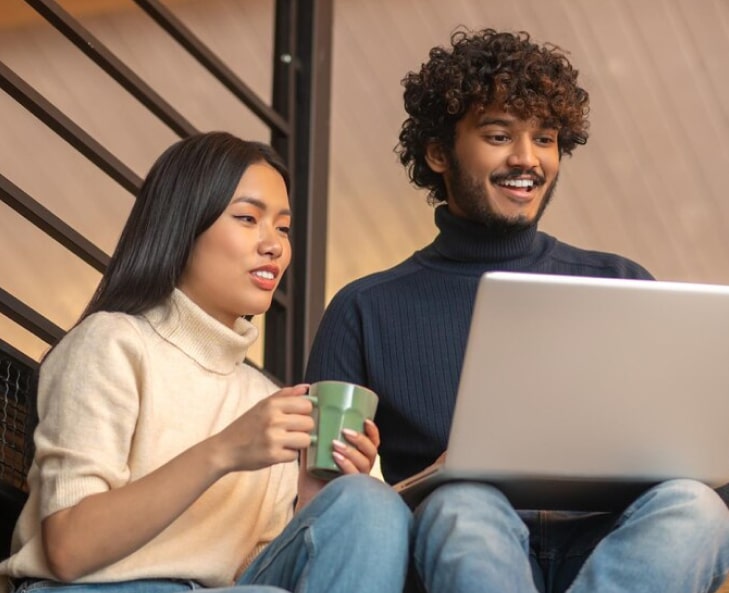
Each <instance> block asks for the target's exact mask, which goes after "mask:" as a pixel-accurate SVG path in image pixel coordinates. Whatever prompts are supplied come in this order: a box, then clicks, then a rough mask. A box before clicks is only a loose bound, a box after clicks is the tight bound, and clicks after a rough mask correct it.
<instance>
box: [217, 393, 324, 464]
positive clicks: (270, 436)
mask: <svg viewBox="0 0 729 593" xmlns="http://www.w3.org/2000/svg"><path fill="white" fill-rule="evenodd" d="M307 389H308V385H295V386H294V387H284V388H283V389H281V390H280V391H277V392H276V393H274V394H273V395H270V396H269V397H267V398H265V399H263V400H261V401H259V402H258V403H257V404H256V405H255V406H253V407H252V408H251V409H250V410H248V411H247V412H246V413H245V414H243V415H242V416H240V417H239V418H238V419H237V420H235V421H233V422H232V423H231V424H230V425H228V426H227V427H226V428H225V429H224V430H222V431H221V432H220V433H218V435H216V437H215V438H216V440H217V441H218V442H217V448H218V451H219V461H220V463H221V464H222V466H221V467H222V468H224V469H225V470H227V471H240V470H245V471H250V470H256V469H260V468H263V467H268V466H270V465H273V464H275V463H283V462H287V461H295V460H296V459H297V457H298V455H299V451H301V450H302V449H304V448H306V447H308V446H309V443H310V440H311V436H310V433H311V431H312V430H313V429H314V420H313V418H312V416H311V412H312V404H311V402H310V401H309V400H307V399H306V398H303V397H300V396H302V395H305V394H306V391H307Z"/></svg>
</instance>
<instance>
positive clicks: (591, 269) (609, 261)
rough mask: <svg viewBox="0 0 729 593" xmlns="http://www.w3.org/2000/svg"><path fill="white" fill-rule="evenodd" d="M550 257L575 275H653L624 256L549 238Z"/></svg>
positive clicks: (613, 276)
mask: <svg viewBox="0 0 729 593" xmlns="http://www.w3.org/2000/svg"><path fill="white" fill-rule="evenodd" d="M551 239H552V241H553V242H554V245H553V250H552V259H553V260H554V261H555V262H557V263H559V264H561V265H563V266H565V267H567V268H568V271H570V272H574V274H575V275H584V276H597V277H605V278H631V279H642V280H652V279H653V275H652V274H651V273H650V272H649V271H648V270H647V269H646V268H644V267H643V266H642V265H640V264H639V263H637V262H635V261H633V260H632V259H629V258H627V257H625V256H622V255H618V254H616V253H610V252H606V251H595V250H590V249H583V248H581V247H576V246H574V245H569V244H567V243H563V242H562V241H559V240H557V239H554V238H551Z"/></svg>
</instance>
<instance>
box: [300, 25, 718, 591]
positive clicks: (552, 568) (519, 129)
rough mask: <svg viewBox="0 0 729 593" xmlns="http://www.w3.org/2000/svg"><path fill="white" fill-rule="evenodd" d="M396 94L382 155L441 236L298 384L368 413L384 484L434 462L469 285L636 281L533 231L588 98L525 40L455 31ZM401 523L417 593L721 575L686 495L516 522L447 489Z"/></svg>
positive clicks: (635, 584) (626, 269) (672, 485)
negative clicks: (371, 394) (349, 396)
mask: <svg viewBox="0 0 729 593" xmlns="http://www.w3.org/2000/svg"><path fill="white" fill-rule="evenodd" d="M403 84H404V86H405V93H404V99H405V109H406V111H407V113H408V115H409V117H408V118H407V120H406V121H405V123H404V124H403V127H402V130H401V133H400V144H399V146H398V152H399V155H400V160H401V162H402V164H403V165H404V166H406V167H407V170H408V172H409V175H410V178H411V180H412V182H413V183H414V184H415V185H416V186H418V187H421V188H424V189H427V190H428V191H429V199H430V201H431V203H434V204H436V205H437V207H436V208H435V222H436V225H437V226H438V228H439V230H440V233H439V234H438V236H437V237H436V239H435V240H434V241H433V243H431V244H430V245H428V246H427V247H425V248H424V249H422V250H421V251H418V252H416V253H415V254H414V255H412V256H411V257H409V258H408V259H406V260H405V261H404V262H402V263H401V264H399V265H397V266H395V267H394V268H392V269H390V270H387V271H384V272H380V273H377V274H373V275H371V276H368V277H365V278H362V279H360V280H357V281H355V282H353V283H352V284H350V285H349V286H347V287H345V288H344V289H342V290H341V291H340V292H339V294H338V295H337V296H336V297H335V298H334V299H333V301H332V302H331V304H330V306H329V307H328V309H327V311H326V313H325V315H324V318H323V320H322V323H321V325H320V328H319V332H318V334H317V337H316V339H315V342H314V345H313V348H312V351H311V355H310V360H309V367H308V370H307V381H316V380H319V379H341V380H347V381H352V382H355V383H360V384H363V385H367V386H369V387H370V388H371V389H373V390H374V391H376V392H377V393H378V394H379V395H380V405H379V408H378V412H377V417H376V419H375V420H376V423H377V424H378V426H379V428H380V432H381V439H382V445H381V448H380V455H381V463H382V470H383V475H384V477H385V479H386V481H388V482H389V483H395V482H397V481H399V480H401V479H403V478H405V477H407V476H409V475H411V474H413V473H415V472H417V471H419V470H421V469H423V468H424V467H426V466H427V465H429V464H431V463H433V462H434V460H436V459H437V458H438V457H439V456H440V455H441V454H442V453H444V450H445V448H446V446H447V438H448V431H449V427H450V423H451V418H452V413H453V405H454V399H455V395H456V388H457V385H458V376H459V370H460V367H461V362H462V358H463V353H464V349H465V344H466V338H467V334H468V327H469V322H470V318H471V313H472V307H473V302H474V297H475V293H476V287H477V284H478V280H479V278H480V276H481V275H482V274H483V273H484V272H486V271H491V270H503V271H519V272H534V273H550V274H568V275H577V276H599V277H613V278H636V279H647V278H651V276H650V274H649V273H648V272H647V271H646V270H645V269H644V268H642V267H641V266H639V265H638V264H636V263H634V262H632V261H630V260H628V259H626V258H623V257H620V256H617V255H613V254H608V253H599V252H595V251H586V250H583V249H578V248H576V247H573V246H570V245H567V244H565V243H562V242H560V241H558V240H557V239H555V238H553V237H551V236H549V235H547V234H545V233H542V232H540V231H538V230H537V224H538V222H539V219H540V217H541V216H542V214H543V212H544V210H545V208H546V206H547V204H548V203H549V201H550V199H551V197H552V194H553V192H554V189H555V185H556V183H557V177H558V174H559V167H560V164H561V160H562V157H563V156H565V155H570V154H571V153H572V151H573V149H575V148H576V147H577V146H578V145H581V144H585V142H586V141H587V137H588V134H587V127H588V121H587V115H588V111H589V97H588V94H587V92H586V91H585V90H584V89H582V88H581V87H579V86H578V84H577V71H576V70H575V69H574V68H573V67H572V65H571V64H570V63H569V61H568V60H567V58H566V57H565V56H564V54H563V53H562V52H561V51H560V50H559V49H558V48H556V47H554V46H548V45H544V46H539V45H537V44H535V43H533V42H532V41H531V39H530V37H529V35H528V34H526V33H520V34H510V33H500V32H496V31H494V30H490V29H487V30H484V31H479V32H475V33H471V32H463V31H459V32H457V33H456V34H454V35H453V36H452V38H451V47H450V48H448V49H443V48H434V49H433V50H432V51H431V52H430V59H429V61H428V62H427V63H425V64H424V65H423V66H422V68H421V70H420V72H418V73H414V72H411V73H409V74H408V75H407V76H406V78H405V79H404V81H403ZM568 364H569V361H565V367H568ZM556 371H557V370H556ZM524 372H529V361H524ZM535 397H539V394H535ZM415 521H416V524H415V530H414V545H413V556H414V565H415V568H416V570H417V573H418V575H419V577H420V580H421V581H422V585H423V586H424V588H425V590H427V591H428V592H429V593H436V592H441V591H448V592H450V593H453V592H461V591H463V592H468V593H472V592H474V591H494V592H497V591H498V592H506V591H514V592H517V593H522V592H524V593H527V592H529V593H532V592H536V591H542V592H544V591H547V592H553V591H554V592H556V591H566V590H568V589H569V591H570V592H571V593H588V592H589V593H600V592H607V591H611V592H613V591H631V592H648V591H651V592H653V591H655V592H656V593H658V592H660V593H670V592H676V593H694V592H707V591H714V590H715V589H716V588H718V587H719V586H720V584H721V582H722V580H723V579H724V577H725V575H726V573H727V571H729V512H728V511H727V508H726V506H725V505H724V504H723V502H722V501H721V499H720V498H719V497H718V496H717V495H716V493H715V492H713V491H712V490H711V489H709V488H707V487H705V486H704V485H702V484H699V483H696V482H693V481H688V480H677V481H671V482H666V483H664V484H661V485H659V486H657V487H656V488H654V489H652V490H650V491H649V492H647V493H645V494H644V495H642V496H641V497H640V498H638V499H637V500H636V501H634V503H633V504H631V505H630V507H629V508H628V509H626V511H625V512H623V513H620V514H610V513H589V514H588V513H557V512H541V511H528V512H525V511H520V512H517V511H515V510H514V509H513V508H512V507H511V505H510V504H509V503H508V501H507V500H506V498H505V497H504V496H503V495H502V494H501V493H500V492H499V491H498V490H496V489H495V488H493V487H491V486H488V485H485V484H476V483H459V484H450V485H447V486H442V487H441V488H439V489H437V490H436V491H435V492H434V493H432V494H431V495H430V496H429V497H428V498H426V499H425V500H424V501H423V502H422V503H421V504H420V506H419V507H418V508H417V509H416V513H415Z"/></svg>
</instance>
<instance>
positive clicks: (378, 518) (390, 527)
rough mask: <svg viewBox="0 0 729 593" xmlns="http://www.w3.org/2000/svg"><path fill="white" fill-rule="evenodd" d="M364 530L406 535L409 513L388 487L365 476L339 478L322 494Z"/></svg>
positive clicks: (399, 498) (408, 509) (408, 527)
mask: <svg viewBox="0 0 729 593" xmlns="http://www.w3.org/2000/svg"><path fill="white" fill-rule="evenodd" d="M324 493H326V497H327V498H329V499H330V504H336V505H338V506H340V507H341V508H342V510H343V511H344V512H345V513H348V515H349V517H350V520H356V521H357V522H358V523H359V524H360V528H361V529H363V530H373V531H382V532H386V533H388V534H391V533H394V532H397V533H405V534H407V533H409V530H410V525H411V522H412V512H411V511H410V508H409V507H408V506H407V505H406V504H405V503H404V502H403V500H402V498H401V497H400V495H399V494H398V493H397V492H395V491H394V490H393V489H392V487H391V486H389V485H387V484H385V483H384V482H381V481H380V480H377V479H375V478H372V477H370V476H366V475H364V474H353V475H346V476H340V477H338V478H337V479H335V480H332V481H331V482H330V483H329V484H328V485H327V486H326V487H325V489H324V490H323V491H322V494H324Z"/></svg>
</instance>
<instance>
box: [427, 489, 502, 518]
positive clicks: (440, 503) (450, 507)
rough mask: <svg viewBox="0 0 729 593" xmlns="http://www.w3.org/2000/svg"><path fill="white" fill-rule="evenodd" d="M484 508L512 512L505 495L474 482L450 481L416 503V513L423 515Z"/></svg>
mask: <svg viewBox="0 0 729 593" xmlns="http://www.w3.org/2000/svg"><path fill="white" fill-rule="evenodd" d="M485 508H489V509H495V510H503V511H506V512H509V511H512V512H513V509H512V507H511V505H510V504H509V501H508V500H507V499H506V497H505V496H504V495H503V494H502V493H501V492H500V491H499V490H497V489H496V488H494V487H493V486H489V485H487V484H480V483H476V482H451V483H448V484H444V485H442V486H440V487H438V488H437V489H435V490H434V491H433V492H431V493H430V494H429V495H428V496H427V497H426V498H425V499H424V500H423V502H421V503H420V505H418V508H417V511H416V514H418V515H423V516H428V515H434V514H435V515H443V514H448V513H458V514H460V513H462V512H467V511H468V510H469V509H471V510H477V509H485Z"/></svg>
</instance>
